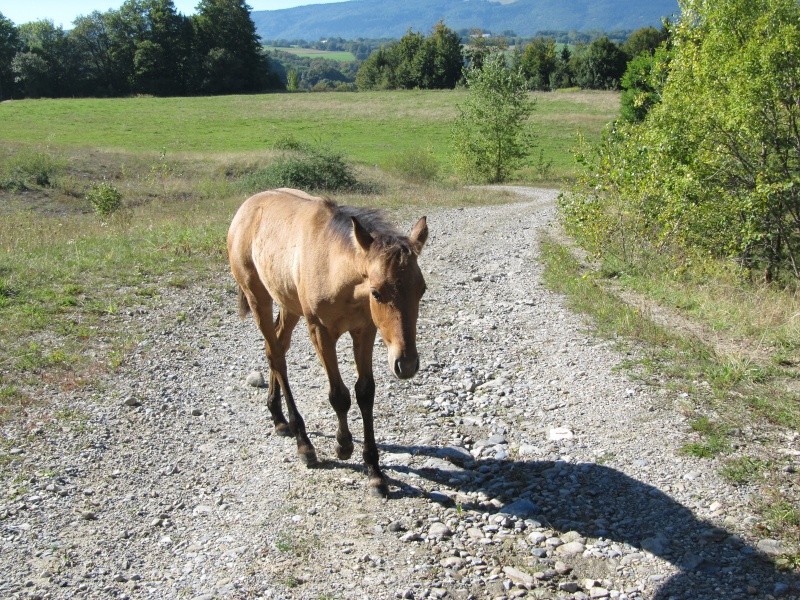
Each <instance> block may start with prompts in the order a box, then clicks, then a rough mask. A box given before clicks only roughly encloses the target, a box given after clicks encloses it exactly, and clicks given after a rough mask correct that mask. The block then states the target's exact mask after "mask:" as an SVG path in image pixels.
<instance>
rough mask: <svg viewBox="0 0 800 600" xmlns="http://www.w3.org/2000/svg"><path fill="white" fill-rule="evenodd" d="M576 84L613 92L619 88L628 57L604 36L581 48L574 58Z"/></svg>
mask: <svg viewBox="0 0 800 600" xmlns="http://www.w3.org/2000/svg"><path fill="white" fill-rule="evenodd" d="M574 61H575V66H574V72H575V82H576V83H577V84H578V85H579V86H581V87H582V88H587V89H593V90H613V89H618V88H619V82H620V79H622V75H623V73H624V72H625V66H626V64H627V57H626V56H625V53H624V52H623V51H622V50H620V48H619V46H617V45H616V44H615V43H614V42H612V41H611V40H610V39H608V37H606V36H602V37H599V38H597V39H596V40H594V41H593V42H592V43H590V44H589V45H588V46H584V47H583V48H581V49H580V50H579V51H578V52H577V53H576V55H575V56H574Z"/></svg>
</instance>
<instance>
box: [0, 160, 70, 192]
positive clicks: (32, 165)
mask: <svg viewBox="0 0 800 600" xmlns="http://www.w3.org/2000/svg"><path fill="white" fill-rule="evenodd" d="M59 170H60V165H59V164H58V161H56V160H55V159H54V158H53V157H52V156H50V155H49V154H47V153H45V152H35V151H32V150H21V151H19V152H15V153H14V154H12V155H11V156H9V157H8V159H7V160H6V161H5V163H4V164H3V165H2V166H0V189H6V190H12V191H13V190H16V191H21V190H26V189H28V188H30V187H31V186H34V185H36V186H40V187H46V186H49V185H50V183H51V181H52V178H53V176H54V175H55V174H56V173H57V172H58V171H59Z"/></svg>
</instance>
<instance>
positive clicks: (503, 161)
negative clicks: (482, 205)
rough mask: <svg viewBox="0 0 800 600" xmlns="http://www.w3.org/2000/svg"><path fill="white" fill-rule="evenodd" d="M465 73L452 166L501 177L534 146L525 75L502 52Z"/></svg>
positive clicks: (476, 175) (481, 176) (486, 177)
mask: <svg viewBox="0 0 800 600" xmlns="http://www.w3.org/2000/svg"><path fill="white" fill-rule="evenodd" d="M465 77H466V81H467V86H468V95H467V98H466V100H465V101H464V103H463V104H462V105H460V106H459V107H458V112H459V115H458V117H457V118H456V121H455V123H454V125H453V145H454V150H455V162H456V166H457V168H458V170H459V171H461V172H462V173H463V174H464V175H465V176H466V177H467V178H469V179H477V180H482V181H487V182H489V183H498V182H501V181H505V180H506V179H507V178H508V176H509V175H510V174H511V173H512V172H513V171H514V169H515V168H517V166H519V165H520V164H521V163H522V162H523V161H524V159H525V158H526V157H527V156H528V155H529V154H530V152H531V150H532V148H533V137H532V135H531V134H530V131H529V129H528V118H529V117H530V115H531V113H532V112H533V109H534V103H533V101H532V100H531V99H530V97H529V96H528V93H527V86H526V82H525V77H524V76H523V75H522V73H521V72H519V71H512V70H511V69H509V68H508V67H507V66H506V63H505V58H504V57H503V54H502V53H500V52H494V53H491V54H489V55H487V56H486V57H484V60H483V66H482V67H481V68H477V67H474V66H473V67H471V68H469V69H468V70H467V72H466V74H465Z"/></svg>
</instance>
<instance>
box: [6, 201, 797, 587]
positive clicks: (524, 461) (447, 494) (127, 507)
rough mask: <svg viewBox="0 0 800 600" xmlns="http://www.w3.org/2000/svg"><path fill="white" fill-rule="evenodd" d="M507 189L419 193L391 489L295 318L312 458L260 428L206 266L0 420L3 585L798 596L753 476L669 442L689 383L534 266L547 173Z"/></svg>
mask: <svg viewBox="0 0 800 600" xmlns="http://www.w3.org/2000/svg"><path fill="white" fill-rule="evenodd" d="M522 192H524V193H526V194H527V195H528V198H527V199H526V202H525V203H523V204H509V205H500V206H492V207H477V208H465V209H451V210H436V211H433V212H431V213H430V214H429V215H428V220H429V226H430V229H431V237H430V240H429V242H428V246H427V247H426V249H425V251H424V253H423V256H422V258H421V264H422V268H423V271H424V273H425V275H426V279H427V282H428V293H427V294H426V296H425V298H424V300H423V306H422V307H421V317H420V322H419V332H418V346H419V350H420V354H421V362H422V365H423V366H422V368H421V371H420V373H419V374H418V375H417V377H416V378H414V379H413V380H410V381H397V380H395V379H393V378H392V377H391V375H390V374H389V373H388V370H387V369H386V368H385V365H384V362H385V359H384V356H385V350H384V349H383V347H382V346H381V347H380V348H378V349H376V355H377V356H376V378H377V393H376V407H375V421H376V435H377V439H378V442H379V445H380V448H381V463H382V465H384V469H385V472H386V473H387V475H388V476H389V477H390V478H391V494H390V498H389V499H388V500H381V499H377V498H373V497H371V496H370V495H369V494H368V493H367V490H366V476H365V474H364V471H363V468H362V464H361V460H360V452H355V453H354V455H353V458H352V459H351V460H348V461H339V460H337V459H336V458H335V455H334V452H333V445H334V442H335V440H334V432H335V427H336V419H335V416H334V413H333V410H332V409H331V408H330V406H328V404H327V382H326V379H325V376H324V372H323V370H322V368H321V366H320V365H319V364H318V361H317V358H316V356H315V354H314V351H313V349H312V348H311V346H310V344H309V342H308V337H307V335H305V332H304V331H303V328H302V327H299V328H298V330H297V333H296V334H295V336H294V338H293V346H292V349H291V350H290V352H289V362H290V367H289V377H290V380H291V382H292V387H293V390H294V393H295V397H296V398H297V399H298V402H299V406H300V410H301V413H302V414H303V416H304V418H305V421H306V424H307V427H308V431H309V434H310V436H311V439H312V441H313V442H314V444H315V445H316V448H317V452H318V454H319V456H320V458H321V459H323V461H324V463H323V465H322V466H321V467H320V468H316V469H307V468H305V467H304V466H302V465H301V464H300V462H299V461H298V459H297V456H296V448H295V443H294V441H293V440H291V439H287V438H282V437H279V436H276V435H274V434H273V433H272V430H271V423H270V418H269V412H268V411H267V407H266V388H264V387H263V386H264V376H265V375H266V363H265V359H264V356H263V341H262V340H261V338H260V336H259V334H258V332H257V330H256V327H255V325H254V323H253V322H252V320H251V319H248V320H246V321H240V320H239V319H238V317H237V315H236V310H235V308H236V302H235V294H234V288H233V284H232V280H231V279H230V277H229V275H228V274H227V272H226V271H225V269H224V268H223V267H224V266H221V268H220V272H219V275H218V276H217V277H216V278H214V279H213V280H212V281H208V282H198V284H197V285H195V286H193V287H191V288H190V289H183V290H179V289H171V288H170V289H165V290H164V292H163V294H162V296H161V297H160V299H159V302H158V304H157V306H154V307H150V308H149V309H146V310H145V309H143V310H137V311H136V314H131V316H130V318H131V319H132V320H133V319H136V320H137V321H141V320H142V319H144V323H145V328H146V335H145V336H144V339H142V341H141V342H140V343H139V344H138V346H137V347H136V348H135V349H133V350H132V351H131V352H130V353H129V355H128V356H127V357H126V359H125V361H124V363H123V365H122V366H121V367H120V368H119V369H118V371H117V372H116V373H115V374H114V375H113V377H109V378H107V379H105V380H103V381H101V382H99V383H94V384H91V385H90V386H89V387H84V388H79V389H71V390H59V389H57V388H56V387H55V386H50V387H48V388H47V390H46V391H45V393H44V397H43V400H44V401H43V402H42V403H40V404H39V405H37V407H34V408H32V409H31V411H30V412H29V415H28V418H27V419H19V420H15V421H12V422H8V423H6V424H4V425H3V430H2V435H3V439H4V446H3V447H4V448H6V450H5V451H3V454H2V458H3V461H2V462H0V464H2V467H0V468H2V476H3V478H2V480H3V482H4V484H5V489H2V490H0V597H3V598H189V599H192V598H193V599H195V600H199V599H206V598H207V599H212V598H314V599H317V598H348V599H349V598H371V599H384V598H387V599H393V598H415V599H419V598H497V599H499V598H520V597H529V598H575V599H583V598H615V599H620V600H624V599H644V598H647V599H650V598H658V599H663V600H667V599H670V598H692V599H695V598H697V599H705V598H708V599H734V598H771V597H781V598H798V597H800V585H798V578H797V577H796V576H795V575H794V574H790V573H776V572H774V570H773V569H772V567H771V564H770V563H769V562H768V561H767V556H771V557H775V556H779V555H780V554H781V552H783V551H784V550H783V548H782V546H781V544H780V542H778V541H776V540H773V539H767V538H765V539H759V538H757V537H752V535H751V532H753V531H756V528H754V525H756V524H757V521H758V519H757V517H756V516H754V515H753V514H752V512H751V505H752V503H753V501H754V500H755V499H756V498H754V497H753V495H754V494H755V493H756V492H755V490H754V489H751V488H748V487H746V486H738V487H737V486H732V485H730V484H728V483H726V482H725V481H724V480H722V479H721V478H720V477H719V476H718V474H717V473H716V469H717V465H716V464H715V463H714V462H713V461H709V460H701V459H697V458H694V457H691V456H686V455H682V454H679V453H678V451H677V450H678V448H680V446H681V445H682V444H683V443H685V442H686V441H687V440H688V439H689V436H690V432H689V426H688V423H687V421H686V418H685V417H684V416H683V415H682V414H681V412H680V411H679V410H678V405H679V402H680V400H681V399H680V398H677V397H676V395H675V394H674V393H673V392H671V391H670V390H668V389H652V388H646V387H643V386H642V385H641V384H639V383H637V382H635V381H632V380H630V379H628V378H626V376H625V374H624V373H623V372H621V371H619V370H618V369H617V368H616V367H618V366H619V365H620V363H621V362H622V360H623V359H624V358H625V356H622V355H620V353H619V351H618V350H616V349H615V347H614V344H613V343H612V342H610V341H606V340H603V339H598V338H596V337H594V336H593V335H592V334H591V333H590V332H589V331H588V329H587V326H586V324H585V323H584V322H583V320H582V319H581V318H580V317H578V316H576V315H574V314H572V313H570V312H569V311H568V310H566V309H565V308H564V305H563V302H562V299H561V298H560V297H559V296H558V295H556V294H553V293H551V292H550V291H548V290H547V289H545V288H544V287H543V285H542V283H541V282H540V273H541V267H540V266H539V264H538V263H537V235H538V232H539V231H541V230H542V229H543V228H545V227H547V226H548V224H549V223H550V222H551V220H552V219H553V217H554V202H553V201H554V198H555V192H552V191H548V190H536V189H526V190H522ZM487 193H493V192H491V191H489V192H487ZM418 216H419V215H411V214H410V213H409V214H405V213H403V214H399V215H398V218H399V219H403V226H404V227H410V225H411V224H412V223H413V222H414V220H415V219H416V217H418ZM378 344H380V342H378ZM349 347H350V344H349V340H346V339H344V338H343V339H342V341H341V342H340V348H339V356H340V360H341V363H342V372H343V374H344V376H345V380H346V381H347V382H348V383H349V384H350V385H352V384H353V383H354V380H355V375H354V365H353V361H352V359H351V357H350V354H349ZM348 378H349V379H348ZM351 420H352V421H353V431H354V434H356V438H357V440H356V441H357V444H358V442H359V441H360V440H358V432H359V431H360V418H359V416H358V411H357V407H355V403H354V409H353V411H352V412H351Z"/></svg>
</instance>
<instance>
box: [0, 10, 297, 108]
mask: <svg viewBox="0 0 800 600" xmlns="http://www.w3.org/2000/svg"><path fill="white" fill-rule="evenodd" d="M281 85H282V82H281V81H280V79H279V78H278V77H276V76H275V74H274V72H273V69H271V67H270V64H269V59H268V57H267V55H266V54H265V53H264V52H263V50H262V48H261V43H260V41H259V38H258V35H257V34H256V30H255V25H254V24H253V21H252V20H251V18H250V10H249V7H248V6H247V4H246V3H245V1H244V0H201V1H200V2H199V4H198V6H197V14H196V15H193V16H190V17H187V16H184V15H182V14H179V13H178V12H177V11H176V9H175V5H174V3H173V2H172V0H126V1H125V2H124V3H123V4H122V6H121V7H120V8H119V9H118V10H109V11H106V12H99V11H95V12H93V13H91V14H90V15H87V16H80V17H78V18H77V19H76V20H75V22H74V27H73V29H71V30H69V31H64V29H63V28H62V27H60V26H59V27H56V26H54V24H53V23H52V21H48V20H42V21H34V22H31V23H25V24H22V25H20V26H19V27H17V26H15V25H14V23H12V22H11V21H10V20H9V19H7V18H6V17H4V16H3V15H2V14H0V99H6V98H19V97H28V98H38V97H43V96H45V97H71V96H125V95H130V94H154V95H188V94H227V93H241V92H257V91H264V90H267V89H270V88H276V87H281Z"/></svg>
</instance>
